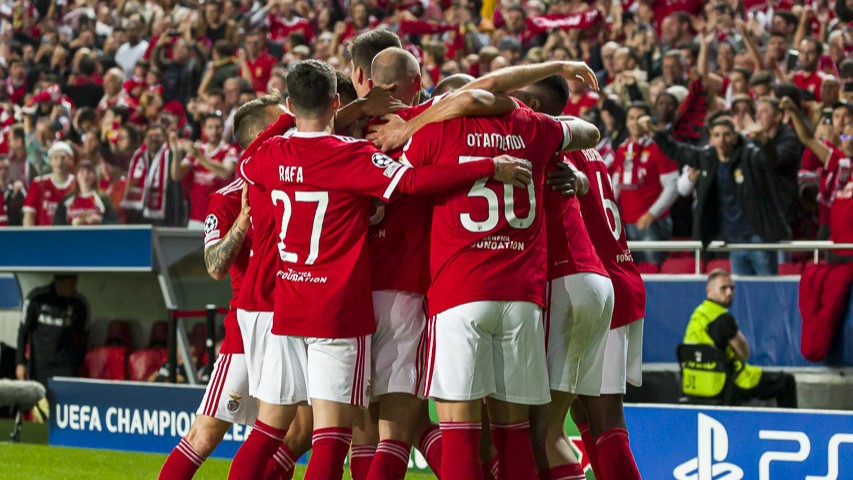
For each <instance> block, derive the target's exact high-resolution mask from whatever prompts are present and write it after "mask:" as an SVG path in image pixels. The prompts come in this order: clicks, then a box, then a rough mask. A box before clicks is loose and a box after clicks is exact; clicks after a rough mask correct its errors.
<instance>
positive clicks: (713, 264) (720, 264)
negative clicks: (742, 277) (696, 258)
mask: <svg viewBox="0 0 853 480" xmlns="http://www.w3.org/2000/svg"><path fill="white" fill-rule="evenodd" d="M714 270H725V271H727V272H729V273H732V262H730V261H729V259H728V258H715V259H714V260H711V261H709V262H708V263H707V264H706V265H705V273H711V272H712V271H714Z"/></svg>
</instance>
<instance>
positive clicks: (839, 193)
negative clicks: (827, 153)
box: [827, 158, 853, 255]
mask: <svg viewBox="0 0 853 480" xmlns="http://www.w3.org/2000/svg"><path fill="white" fill-rule="evenodd" d="M827 168H828V169H829V170H831V171H832V172H834V174H835V175H834V177H835V179H834V180H835V188H834V189H833V195H832V204H831V205H830V207H829V230H830V240H832V241H833V242H836V243H853V179H851V178H850V177H851V166H850V159H849V158H842V159H840V160H839V159H835V158H833V159H831V160H830V161H829V164H828V165H827ZM839 253H846V254H848V255H849V254H851V252H849V251H845V252H839Z"/></svg>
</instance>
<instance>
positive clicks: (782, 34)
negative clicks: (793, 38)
mask: <svg viewBox="0 0 853 480" xmlns="http://www.w3.org/2000/svg"><path fill="white" fill-rule="evenodd" d="M776 13H779V12H776ZM770 36H771V37H782V38H784V39H785V40H787V39H788V36H787V35H785V32H783V31H782V30H771V31H770Z"/></svg>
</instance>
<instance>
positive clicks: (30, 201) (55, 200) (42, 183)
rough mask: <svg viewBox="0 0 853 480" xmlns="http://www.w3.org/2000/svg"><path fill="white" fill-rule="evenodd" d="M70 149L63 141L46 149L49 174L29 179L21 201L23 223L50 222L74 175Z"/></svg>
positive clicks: (67, 191)
mask: <svg viewBox="0 0 853 480" xmlns="http://www.w3.org/2000/svg"><path fill="white" fill-rule="evenodd" d="M73 156H74V151H73V150H72V149H71V147H70V146H69V145H68V144H67V143H65V142H56V143H54V144H53V145H52V146H51V147H50V149H48V151H47V158H48V161H49V164H50V170H51V173H49V174H47V175H42V176H41V177H38V178H35V179H33V182H32V184H30V189H29V190H28V191H27V198H26V199H25V200H24V226H25V227H34V226H37V225H38V226H44V225H51V224H52V223H53V215H54V214H55V213H56V207H57V205H58V204H59V202H60V201H61V200H62V199H63V198H65V196H66V195H68V193H69V192H70V191H71V188H72V187H73V184H74V175H73V174H72V173H71V172H70V171H69V170H70V168H71V162H72V158H73Z"/></svg>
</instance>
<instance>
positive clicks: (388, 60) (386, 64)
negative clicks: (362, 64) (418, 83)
mask: <svg viewBox="0 0 853 480" xmlns="http://www.w3.org/2000/svg"><path fill="white" fill-rule="evenodd" d="M370 71H371V79H372V80H373V83H375V84H379V85H390V84H392V83H395V84H396V83H398V82H401V81H407V80H411V79H414V78H416V77H420V75H421V68H420V65H418V59H416V58H415V56H414V55H412V54H411V53H409V52H407V51H406V50H403V49H402V48H397V47H391V48H386V49H385V50H382V51H381V52H379V53H378V54H377V55H376V56H375V57H373V63H372V64H371V67H370Z"/></svg>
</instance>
